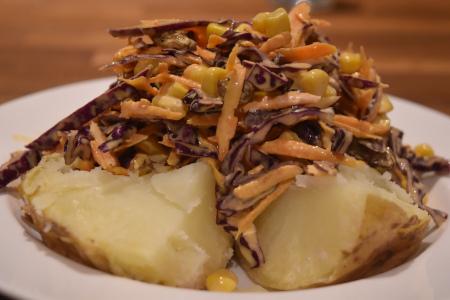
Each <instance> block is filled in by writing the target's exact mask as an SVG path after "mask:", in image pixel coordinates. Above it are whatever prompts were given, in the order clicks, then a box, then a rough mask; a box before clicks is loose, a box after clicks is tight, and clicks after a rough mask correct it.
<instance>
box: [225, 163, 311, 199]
mask: <svg viewBox="0 0 450 300" xmlns="http://www.w3.org/2000/svg"><path fill="white" fill-rule="evenodd" d="M301 173H303V169H302V167H300V166H296V165H286V166H281V167H279V168H276V169H274V170H272V171H269V172H267V173H265V174H263V175H261V176H260V177H259V178H258V179H256V180H252V181H250V182H248V183H246V184H243V185H240V186H238V187H236V188H235V189H234V191H233V193H234V195H236V196H237V197H239V198H241V199H243V200H247V199H250V198H252V197H255V196H256V195H259V194H261V193H263V192H264V191H266V190H267V189H268V188H270V187H272V186H275V185H277V184H278V183H280V182H282V181H284V180H288V179H292V178H294V177H295V176H297V175H299V174H301Z"/></svg>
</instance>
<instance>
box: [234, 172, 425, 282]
mask: <svg viewBox="0 0 450 300" xmlns="http://www.w3.org/2000/svg"><path fill="white" fill-rule="evenodd" d="M340 171H341V173H340V174H339V175H338V176H327V177H311V176H309V177H307V176H306V175H300V176H298V177H297V178H298V179H297V185H292V186H290V188H289V189H288V190H287V191H286V192H285V193H284V194H283V195H282V196H281V197H280V198H278V199H277V200H276V201H274V202H273V203H272V204H271V205H270V206H269V207H268V208H267V209H266V210H265V211H264V212H263V213H262V214H261V215H260V216H259V217H258V218H257V219H256V221H255V224H256V227H257V230H258V238H259V241H260V244H261V247H262V250H263V253H264V255H265V259H266V263H265V264H264V265H263V266H262V267H260V268H255V269H249V268H248V266H246V264H245V262H244V260H243V259H242V260H241V261H242V263H243V265H244V267H245V268H246V271H247V273H248V275H249V276H250V277H251V278H252V279H253V280H254V281H255V282H257V283H258V284H261V285H262V286H264V287H267V288H272V289H279V290H291V289H299V288H309V287H315V286H322V285H329V284H334V283H339V282H345V281H350V280H354V279H358V278H362V277H366V276H370V275H373V274H376V273H379V272H383V271H386V270H388V269H391V268H393V267H395V266H397V265H399V264H400V263H402V262H404V261H405V260H406V259H407V258H408V256H410V255H411V253H412V252H413V251H415V250H416V249H417V247H418V246H419V244H420V242H421V241H422V239H423V237H424V235H425V233H426V231H427V228H428V224H429V221H430V217H429V216H428V214H427V213H426V212H425V211H423V210H421V209H419V208H417V207H416V206H415V205H413V204H411V203H412V200H411V199H410V197H409V196H408V195H407V194H406V193H405V191H404V190H403V189H401V188H399V187H398V186H397V185H395V184H394V183H392V182H390V181H389V180H388V179H387V178H386V177H384V176H382V175H380V174H379V173H378V172H377V171H375V170H373V169H370V168H369V167H367V166H361V167H358V168H349V167H341V168H340ZM305 187H306V188H305Z"/></svg>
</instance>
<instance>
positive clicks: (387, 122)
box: [372, 114, 391, 127]
mask: <svg viewBox="0 0 450 300" xmlns="http://www.w3.org/2000/svg"><path fill="white" fill-rule="evenodd" d="M372 123H373V124H378V125H383V126H388V127H389V126H391V119H389V118H388V117H387V116H386V115H385V114H379V115H377V116H376V117H375V119H373V121H372Z"/></svg>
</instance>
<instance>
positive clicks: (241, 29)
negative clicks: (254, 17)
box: [234, 23, 252, 32]
mask: <svg viewBox="0 0 450 300" xmlns="http://www.w3.org/2000/svg"><path fill="white" fill-rule="evenodd" d="M251 29H252V26H250V25H249V24H247V23H242V24H241V25H239V26H238V27H236V28H235V29H234V31H235V32H244V31H246V30H251Z"/></svg>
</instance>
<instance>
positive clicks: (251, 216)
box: [236, 180, 293, 238]
mask: <svg viewBox="0 0 450 300" xmlns="http://www.w3.org/2000/svg"><path fill="white" fill-rule="evenodd" d="M292 182H293V180H285V181H283V182H281V183H280V184H279V185H278V187H277V188H276V189H275V191H273V192H272V193H270V194H269V195H267V196H265V197H264V198H262V199H261V200H260V201H259V203H258V205H256V206H255V207H254V208H253V209H252V210H251V211H250V212H248V213H246V214H245V215H244V217H242V218H241V219H240V220H239V221H238V231H237V234H236V238H238V237H239V236H240V235H241V233H242V232H244V231H245V230H247V229H248V228H250V226H251V225H252V224H253V222H254V221H255V219H256V218H257V217H258V216H259V215H260V214H261V213H262V212H263V211H264V210H265V209H266V208H267V207H268V206H269V204H270V203H272V202H273V201H274V200H276V199H277V198H278V197H280V196H281V194H283V193H284V192H285V191H286V190H287V188H288V187H289V186H290V185H291V183H292Z"/></svg>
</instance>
